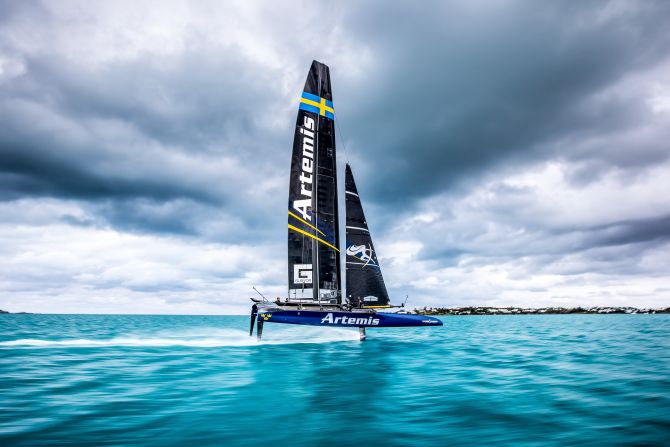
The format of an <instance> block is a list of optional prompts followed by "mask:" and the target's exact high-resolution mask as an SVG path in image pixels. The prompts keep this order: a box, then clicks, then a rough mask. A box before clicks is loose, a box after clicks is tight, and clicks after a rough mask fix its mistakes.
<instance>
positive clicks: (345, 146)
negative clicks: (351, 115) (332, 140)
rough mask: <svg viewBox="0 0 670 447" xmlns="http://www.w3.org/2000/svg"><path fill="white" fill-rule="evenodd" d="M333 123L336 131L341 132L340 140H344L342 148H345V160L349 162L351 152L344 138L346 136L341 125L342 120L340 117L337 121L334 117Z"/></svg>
mask: <svg viewBox="0 0 670 447" xmlns="http://www.w3.org/2000/svg"><path fill="white" fill-rule="evenodd" d="M333 124H334V126H335V132H336V133H337V134H339V136H340V141H341V142H342V149H344V161H345V162H346V163H347V164H349V154H348V152H347V144H346V142H345V140H344V136H343V135H342V126H340V120H339V119H338V120H337V121H336V120H335V119H333Z"/></svg>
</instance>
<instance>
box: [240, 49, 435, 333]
mask: <svg viewBox="0 0 670 447" xmlns="http://www.w3.org/2000/svg"><path fill="white" fill-rule="evenodd" d="M334 120H335V110H334V108H333V96H332V91H331V87H330V72H329V70H328V67H327V66H326V65H324V64H322V63H320V62H317V61H314V62H312V66H311V68H310V71H309V74H308V76H307V81H306V82H305V88H304V90H303V92H302V95H301V98H300V105H299V108H298V118H297V121H296V127H295V135H294V139H293V154H292V158H291V175H290V183H289V203H288V283H289V290H288V297H287V298H286V299H285V300H280V299H278V300H277V301H275V302H269V301H267V300H265V299H263V300H259V299H253V298H252V300H253V301H254V305H253V306H252V309H251V322H250V327H249V335H253V329H254V323H255V322H256V320H257V323H256V326H257V330H256V334H257V336H258V339H261V337H262V334H263V325H264V323H266V322H268V323H285V324H303V325H311V326H340V327H342V326H345V327H358V328H359V331H360V336H361V340H364V339H365V328H366V327H404V326H442V321H440V320H438V319H437V318H433V317H427V316H422V315H407V314H395V313H388V312H379V311H378V310H377V309H383V308H391V307H398V306H392V305H391V304H390V302H391V300H390V298H389V295H388V292H387V291H386V285H385V284H384V278H383V276H382V272H381V267H380V266H379V261H378V260H377V254H376V253H375V250H374V245H373V244H372V238H371V236H370V230H369V228H368V225H367V221H366V220H365V214H364V213H363V206H362V204H361V200H360V196H359V194H358V189H357V188H356V183H355V181H354V176H353V173H352V171H351V167H350V166H349V164H348V163H347V165H346V168H345V205H346V216H345V217H346V228H345V229H346V232H345V236H346V251H345V256H346V259H345V261H346V264H345V265H346V292H347V295H346V300H344V301H343V299H342V287H341V277H342V275H341V266H340V228H339V216H338V193H337V157H336V150H335V121H334Z"/></svg>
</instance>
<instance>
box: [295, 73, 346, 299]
mask: <svg viewBox="0 0 670 447" xmlns="http://www.w3.org/2000/svg"><path fill="white" fill-rule="evenodd" d="M332 101H333V98H332V92H331V87H330V72H329V70H328V67H327V66H326V65H324V64H322V63H320V62H317V61H314V62H312V66H311V68H310V71H309V74H308V75H307V80H306V81H305V87H304V89H303V92H302V94H301V97H300V103H299V108H298V117H297V121H296V128H295V134H294V140H293V154H292V157H291V175H290V183H289V203H288V283H289V299H290V300H292V301H321V300H324V301H326V302H329V303H340V302H341V288H342V287H341V278H340V276H341V275H340V251H339V227H338V211H337V208H338V207H337V168H336V166H337V159H336V151H335V130H334V119H335V111H334V109H333V102H332Z"/></svg>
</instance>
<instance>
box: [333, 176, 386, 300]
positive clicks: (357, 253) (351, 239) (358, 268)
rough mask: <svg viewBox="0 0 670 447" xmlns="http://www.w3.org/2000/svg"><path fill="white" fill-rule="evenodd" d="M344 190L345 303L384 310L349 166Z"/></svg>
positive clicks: (371, 247)
mask: <svg viewBox="0 0 670 447" xmlns="http://www.w3.org/2000/svg"><path fill="white" fill-rule="evenodd" d="M344 189H345V196H346V197H345V202H346V205H347V223H346V238H347V255H346V256H347V258H346V260H347V261H346V262H347V300H348V301H349V302H350V303H351V304H352V305H354V306H356V307H359V306H363V307H387V306H388V305H389V302H390V299H389V295H388V293H387V292H386V285H385V284H384V278H383V277H382V271H381V268H380V267H379V261H378V260H377V253H375V247H374V245H373V244H372V238H371V237H370V230H369V229H368V224H367V222H366V220H365V214H364V213H363V206H362V205H361V199H360V197H359V196H358V189H357V188H356V183H355V182H354V175H353V174H352V173H351V168H350V167H349V164H347V167H346V171H345V181H344Z"/></svg>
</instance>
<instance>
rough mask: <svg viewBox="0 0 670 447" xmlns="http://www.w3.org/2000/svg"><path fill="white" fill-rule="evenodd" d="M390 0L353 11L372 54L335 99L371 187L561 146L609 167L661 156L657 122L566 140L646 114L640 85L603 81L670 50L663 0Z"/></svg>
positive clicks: (379, 196)
mask: <svg viewBox="0 0 670 447" xmlns="http://www.w3.org/2000/svg"><path fill="white" fill-rule="evenodd" d="M395 5H396V7H393V6H391V7H388V6H387V5H386V4H384V5H377V7H373V6H371V7H370V8H364V9H362V10H360V11H359V10H357V11H356V13H355V14H352V15H351V16H350V17H348V18H349V19H350V20H351V23H348V27H349V29H351V30H352V31H353V32H354V34H355V35H357V36H358V40H360V41H361V42H365V44H366V45H368V46H370V47H371V49H372V53H373V58H374V60H375V63H374V64H373V65H372V67H371V72H370V73H369V77H367V79H366V80H365V81H364V82H362V83H361V84H360V85H356V86H347V87H349V88H351V90H353V91H354V92H355V94H352V95H349V96H348V97H353V98H358V99H357V101H356V102H355V103H354V104H350V102H351V101H346V100H344V101H340V102H339V107H340V108H339V112H340V114H339V116H340V120H341V122H342V123H343V126H344V127H346V130H347V134H348V135H350V136H351V139H352V141H353V143H354V144H353V145H352V146H353V147H354V148H355V156H356V158H358V159H360V160H361V161H363V162H364V163H365V164H364V168H365V174H366V178H368V179H369V181H370V182H372V183H373V185H374V186H373V187H372V188H371V192H372V194H373V198H374V199H376V200H383V201H384V202H387V203H388V202H389V201H406V200H407V199H408V198H410V199H411V198H418V197H423V196H426V195H430V194H434V193H435V192H436V191H439V190H443V189H444V188H448V187H450V186H451V185H453V184H454V183H455V182H458V181H460V180H464V179H472V178H473V177H474V178H476V177H477V176H478V175H479V174H481V173H482V172H483V171H484V170H486V169H491V168H492V167H494V166H495V165H496V164H500V163H514V164H516V165H518V166H520V165H523V164H525V163H528V162H529V161H535V160H540V159H543V158H548V157H552V156H556V155H559V154H560V156H562V157H565V158H568V159H570V158H573V157H574V158H588V159H590V158H596V159H598V160H600V163H601V165H605V166H610V167H612V166H619V167H621V166H623V167H630V163H629V162H630V161H631V159H634V162H635V164H637V165H643V166H645V165H647V166H648V165H649V164H652V163H656V162H658V161H660V160H662V159H664V158H666V157H667V156H668V151H667V150H662V149H661V148H659V147H658V146H659V143H658V135H657V136H656V137H657V138H655V139H652V141H649V140H648V139H647V140H646V141H645V140H644V139H642V140H632V141H630V140H629V141H626V140H624V141H618V142H614V144H611V145H607V146H605V147H592V148H591V150H588V148H584V147H582V145H579V146H576V147H573V144H574V143H575V142H576V141H581V140H587V139H589V138H602V137H607V136H616V135H617V134H619V133H624V132H625V131H628V130H630V129H632V128H635V127H642V126H645V125H648V124H649V122H650V119H651V117H650V115H649V111H648V107H646V106H645V104H644V101H645V99H646V98H643V97H640V95H639V93H640V92H635V91H613V92H608V89H612V88H615V87H616V86H617V83H619V82H621V81H623V80H625V79H626V78H627V77H628V76H635V75H636V74H638V73H639V72H644V70H647V69H651V68H653V67H654V66H656V65H657V64H659V63H662V62H665V61H667V57H668V54H670V33H668V32H667V23H668V18H669V17H670V4H668V3H667V2H645V3H632V4H631V3H629V4H623V3H614V2H586V3H585V2H580V3H579V4H566V3H564V2H555V3H551V2H549V3H547V2H541V3H538V2H515V3H513V4H509V3H504V5H502V4H498V5H495V4H494V5H492V4H490V3H487V4H476V3H474V4H472V3H465V4H456V3H449V4H445V3H444V2H439V3H437V4H426V3H423V4H422V6H423V7H412V8H401V7H397V4H395ZM371 24H374V25H372V26H371ZM599 95H600V96H599ZM658 127H660V128H664V129H665V130H666V131H667V128H668V126H667V123H665V124H663V123H659V124H658ZM665 133H666V135H667V132H665ZM665 148H666V149H667V145H666V146H665ZM352 152H353V151H352ZM633 153H634V154H635V155H634V156H631V154H633ZM380 161H383V163H380ZM382 166H383V168H382ZM360 169H361V168H360V167H359V170H360ZM389 193H391V194H389Z"/></svg>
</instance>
